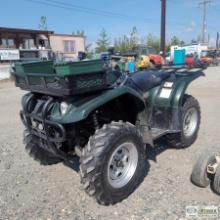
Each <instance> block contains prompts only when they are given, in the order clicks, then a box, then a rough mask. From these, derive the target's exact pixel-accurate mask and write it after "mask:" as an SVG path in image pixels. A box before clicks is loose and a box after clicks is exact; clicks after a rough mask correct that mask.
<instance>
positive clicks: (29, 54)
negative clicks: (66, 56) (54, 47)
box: [0, 27, 54, 61]
mask: <svg viewBox="0 0 220 220" xmlns="http://www.w3.org/2000/svg"><path fill="white" fill-rule="evenodd" d="M53 33H54V32H53V31H41V30H30V29H19V28H5V27H0V60H1V61H8V60H19V59H36V58H45V59H48V58H49V53H50V52H51V47H50V41H49V35H50V34H53Z"/></svg>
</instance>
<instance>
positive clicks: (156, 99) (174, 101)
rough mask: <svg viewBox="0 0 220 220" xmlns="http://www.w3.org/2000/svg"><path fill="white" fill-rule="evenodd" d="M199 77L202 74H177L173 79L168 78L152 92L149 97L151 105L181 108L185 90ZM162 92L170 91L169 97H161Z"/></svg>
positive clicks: (202, 74)
mask: <svg viewBox="0 0 220 220" xmlns="http://www.w3.org/2000/svg"><path fill="white" fill-rule="evenodd" d="M200 76H204V73H203V72H195V73H186V74H182V73H181V74H180V73H177V74H176V75H175V76H174V77H170V78H169V79H168V80H167V81H166V82H164V83H163V84H162V85H161V86H159V87H157V88H155V90H154V91H153V94H152V95H151V97H152V99H151V102H152V105H154V106H158V107H168V108H169V107H171V108H179V107H181V105H182V101H183V97H184V94H185V92H186V89H187V88H188V86H189V85H190V83H191V82H192V81H194V80H195V79H197V78H198V77H200ZM164 90H166V91H167V92H168V93H169V90H170V95H167V97H166V96H164V95H162V94H163V92H164Z"/></svg>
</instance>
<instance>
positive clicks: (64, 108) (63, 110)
mask: <svg viewBox="0 0 220 220" xmlns="http://www.w3.org/2000/svg"><path fill="white" fill-rule="evenodd" d="M68 108H69V105H68V103H66V102H61V103H60V112H61V114H62V115H65V114H66V113H67V111H68Z"/></svg>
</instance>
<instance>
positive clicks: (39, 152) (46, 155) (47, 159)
mask: <svg viewBox="0 0 220 220" xmlns="http://www.w3.org/2000/svg"><path fill="white" fill-rule="evenodd" d="M24 144H25V149H26V151H27V152H28V154H29V156H30V157H32V158H33V159H34V160H35V161H37V162H38V163H40V164H41V165H44V166H46V165H53V164H57V163H59V162H62V160H61V159H60V158H58V157H55V156H53V154H52V153H50V152H48V151H46V150H44V149H43V148H41V147H40V145H39V141H38V139H37V138H36V137H34V135H31V134H30V133H29V132H28V131H27V130H25V131H24Z"/></svg>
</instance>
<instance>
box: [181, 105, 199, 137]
mask: <svg viewBox="0 0 220 220" xmlns="http://www.w3.org/2000/svg"><path fill="white" fill-rule="evenodd" d="M198 118H199V117H198V111H197V110H196V108H194V107H193V108H190V109H188V110H187V112H186V114H185V116H184V120H183V131H184V135H185V136H186V137H190V136H192V135H193V134H194V133H195V131H196V129H197V125H198Z"/></svg>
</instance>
